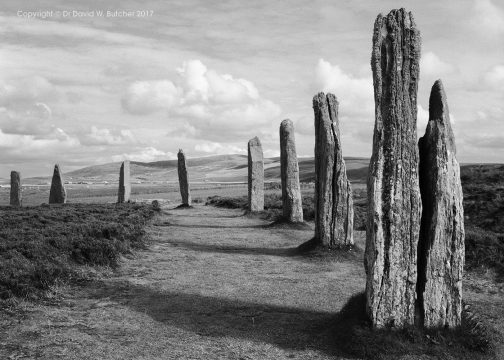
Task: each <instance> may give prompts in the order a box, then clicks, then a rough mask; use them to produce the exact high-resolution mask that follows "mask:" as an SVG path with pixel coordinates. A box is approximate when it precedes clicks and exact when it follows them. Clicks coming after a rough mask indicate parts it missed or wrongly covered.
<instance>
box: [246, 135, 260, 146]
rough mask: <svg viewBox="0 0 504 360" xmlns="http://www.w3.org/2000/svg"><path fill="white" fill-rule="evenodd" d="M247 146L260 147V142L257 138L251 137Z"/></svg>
mask: <svg viewBox="0 0 504 360" xmlns="http://www.w3.org/2000/svg"><path fill="white" fill-rule="evenodd" d="M248 144H249V146H261V140H259V138H258V137H257V136H255V137H253V138H252V139H250V140H249V142H248Z"/></svg>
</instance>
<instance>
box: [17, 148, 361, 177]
mask: <svg viewBox="0 0 504 360" xmlns="http://www.w3.org/2000/svg"><path fill="white" fill-rule="evenodd" d="M187 162H188V164H187V165H188V168H189V178H190V181H191V182H245V181H247V156H246V155H238V154H232V155H216V156H209V157H201V158H194V159H188V160H187ZM368 163H369V160H368V159H365V158H353V157H349V158H347V159H346V166H347V171H348V174H349V177H350V180H351V181H354V182H355V181H357V182H362V181H365V179H366V176H367V167H368ZM119 167H120V163H119V162H116V163H107V164H101V165H94V166H89V167H85V168H82V169H79V170H75V171H72V172H68V173H63V175H64V179H65V181H66V182H72V183H103V182H109V183H114V182H117V181H118V176H119ZM264 168H265V169H264V170H265V172H264V175H265V179H266V180H267V181H280V158H278V157H275V158H267V159H264ZM63 171H64V168H63ZM299 173H300V180H301V181H303V182H309V181H314V178H315V175H314V163H313V158H300V159H299ZM131 178H132V181H133V182H142V183H149V182H153V183H158V182H166V181H168V182H177V181H178V176H177V160H166V161H156V162H149V163H144V162H137V161H132V162H131ZM50 181H51V178H50V176H46V177H34V178H29V179H26V180H25V183H31V184H47V183H48V182H50Z"/></svg>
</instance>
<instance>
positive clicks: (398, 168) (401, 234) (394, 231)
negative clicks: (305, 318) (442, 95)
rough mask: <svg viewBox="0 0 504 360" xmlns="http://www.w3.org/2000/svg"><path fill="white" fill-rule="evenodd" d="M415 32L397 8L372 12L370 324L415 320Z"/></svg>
mask: <svg viewBox="0 0 504 360" xmlns="http://www.w3.org/2000/svg"><path fill="white" fill-rule="evenodd" d="M419 60H420V33H419V31H418V30H417V29H416V25H415V22H414V20H413V16H412V14H411V13H410V12H407V11H406V10H404V9H400V10H392V11H391V12H390V13H389V14H388V15H387V16H382V15H381V14H380V15H378V17H377V18H376V21H375V24H374V34H373V49H372V56H371V68H372V70H373V85H374V97H375V126H374V136H373V150H372V156H371V161H370V163H369V175H368V184H367V187H368V214H367V228H366V251H365V259H364V265H365V268H366V300H367V303H366V309H367V312H368V315H369V317H370V319H371V322H372V324H373V326H374V327H377V328H381V327H387V326H392V327H404V326H406V325H411V324H414V323H415V300H416V282H417V247H418V238H419V233H420V217H421V210H422V204H421V198H420V188H419V183H418V181H419V180H418V146H417V132H416V123H417V115H416V114H417V89H418V80H419Z"/></svg>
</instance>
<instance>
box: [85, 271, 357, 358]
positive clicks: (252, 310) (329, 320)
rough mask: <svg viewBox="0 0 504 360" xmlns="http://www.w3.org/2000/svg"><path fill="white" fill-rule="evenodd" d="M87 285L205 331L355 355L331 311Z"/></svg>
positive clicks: (96, 293) (97, 293) (94, 292)
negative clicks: (338, 336)
mask: <svg viewBox="0 0 504 360" xmlns="http://www.w3.org/2000/svg"><path fill="white" fill-rule="evenodd" d="M87 286H88V287H90V293H91V297H92V298H97V299H101V298H107V299H109V300H112V301H116V302H118V303H120V304H122V305H124V306H127V307H130V308H131V309H132V310H134V311H138V312H141V313H145V314H147V315H148V316H150V317H151V318H152V319H154V320H156V321H158V322H161V323H163V324H166V325H167V326H173V327H177V328H179V329H181V330H184V331H190V332H193V333H195V334H198V335H201V336H208V337H216V338H220V337H231V338H238V339H246V340H249V341H258V342H263V343H269V344H273V345H276V346H278V347H280V348H282V349H284V350H287V351H288V350H293V351H294V350H304V349H312V350H318V351H321V352H323V353H327V354H330V355H334V356H345V357H346V358H351V359H354V358H355V359H357V357H352V355H351V354H348V353H346V352H345V351H344V350H343V348H342V344H341V341H340V340H339V339H336V338H334V337H333V336H334V335H333V334H334V326H333V324H334V323H335V319H337V316H336V317H335V315H334V314H331V313H327V312H317V311H311V310H305V309H298V308H291V307H287V306H276V305H268V304H260V303H254V302H247V301H241V300H233V299H228V298H218V297H211V296H203V295H199V294H185V293H177V292H160V291H156V290H154V289H153V288H151V287H148V286H142V285H135V284H131V283H129V282H126V281H123V282H113V281H103V282H96V283H93V284H88V285H87ZM339 327H340V328H341V327H344V324H340V325H339ZM340 332H344V331H340Z"/></svg>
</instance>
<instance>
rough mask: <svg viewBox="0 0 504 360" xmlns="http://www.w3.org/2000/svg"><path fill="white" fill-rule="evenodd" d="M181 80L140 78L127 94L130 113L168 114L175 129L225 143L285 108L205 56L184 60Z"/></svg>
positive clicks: (124, 101)
mask: <svg viewBox="0 0 504 360" xmlns="http://www.w3.org/2000/svg"><path fill="white" fill-rule="evenodd" d="M177 72H178V78H177V79H175V80H173V81H172V80H168V79H164V80H156V81H137V82H134V83H132V84H130V85H129V86H128V88H127V90H126V93H125V94H124V96H123V98H122V106H123V108H124V110H126V111H127V112H129V113H131V114H134V115H140V114H144V115H145V114H153V113H157V112H160V111H161V112H162V113H164V114H166V116H167V122H168V123H170V124H171V126H172V128H175V129H177V128H180V127H182V128H184V129H186V130H188V129H190V130H191V132H192V134H191V135H193V136H196V137H199V138H203V139H207V140H213V141H215V140H219V141H225V140H226V138H227V139H228V140H229V137H230V136H231V137H233V136H241V135H245V134H247V133H248V132H249V131H250V130H252V129H258V128H261V127H265V126H268V125H269V124H271V122H272V121H274V120H276V119H277V118H278V116H279V115H280V113H281V109H280V107H279V106H278V105H277V104H275V103H273V102H272V101H270V100H267V99H264V98H262V97H261V96H260V94H259V91H258V89H257V88H256V86H255V85H254V84H253V83H252V82H250V81H248V80H246V79H241V78H234V77H233V76H232V75H230V74H220V73H218V72H217V71H215V70H212V69H208V68H207V67H206V66H205V65H204V64H203V63H202V62H201V61H199V60H190V61H187V62H184V63H183V65H182V66H181V67H180V68H178V69H177Z"/></svg>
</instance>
